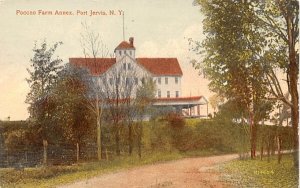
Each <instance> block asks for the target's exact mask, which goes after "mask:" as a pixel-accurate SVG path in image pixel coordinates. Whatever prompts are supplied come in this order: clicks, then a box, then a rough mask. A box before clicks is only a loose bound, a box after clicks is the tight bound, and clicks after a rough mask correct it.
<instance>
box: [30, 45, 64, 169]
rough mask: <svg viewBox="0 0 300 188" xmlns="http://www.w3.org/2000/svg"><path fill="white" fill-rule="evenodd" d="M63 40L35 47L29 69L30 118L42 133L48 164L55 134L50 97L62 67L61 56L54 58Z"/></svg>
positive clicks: (45, 160)
mask: <svg viewBox="0 0 300 188" xmlns="http://www.w3.org/2000/svg"><path fill="white" fill-rule="evenodd" d="M60 44H62V43H61V42H58V43H55V44H54V45H53V46H50V47H49V46H48V45H47V42H46V41H44V42H42V43H41V46H40V47H38V46H37V44H35V46H34V48H33V52H34V55H33V58H32V59H31V60H30V62H31V68H30V69H27V71H28V73H29V75H30V77H29V78H28V79H27V82H28V84H29V87H30V92H29V93H28V94H27V98H26V101H25V102H26V103H28V104H29V105H30V106H29V109H28V110H29V113H30V119H31V120H32V121H33V122H34V124H35V125H36V126H37V130H38V133H40V134H41V135H42V138H43V146H44V158H43V163H44V164H47V145H48V140H49V139H51V137H53V136H54V135H55V133H53V129H52V128H53V126H54V125H53V124H52V123H51V119H52V113H51V112H52V108H53V103H52V99H51V97H50V93H51V89H52V87H53V85H54V84H55V82H56V80H57V73H58V71H59V70H60V69H61V66H60V63H61V62H62V60H61V59H60V58H58V57H57V58H53V55H54V53H55V50H56V48H57V47H58V45H60Z"/></svg>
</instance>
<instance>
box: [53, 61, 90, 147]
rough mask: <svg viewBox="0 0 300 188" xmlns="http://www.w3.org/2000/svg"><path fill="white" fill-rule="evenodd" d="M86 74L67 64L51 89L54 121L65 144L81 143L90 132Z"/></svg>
mask: <svg viewBox="0 0 300 188" xmlns="http://www.w3.org/2000/svg"><path fill="white" fill-rule="evenodd" d="M86 77H88V73H87V72H86V71H84V70H81V69H79V68H75V67H73V66H71V65H69V64H67V65H66V66H65V67H64V69H63V70H62V71H61V72H60V73H59V79H58V81H57V84H56V85H55V87H54V88H53V89H52V92H53V95H54V96H55V109H54V111H55V119H54V121H55V122H56V123H57V125H58V126H59V127H60V128H61V130H62V132H63V138H64V141H65V142H71V143H72V142H76V143H80V144H81V143H82V141H83V138H84V136H87V135H88V134H90V133H91V132H92V126H91V123H90V122H91V119H92V117H93V116H92V115H91V112H90V110H89V108H88V107H87V106H88V100H89V99H87V98H86V95H87V93H88V86H87V85H86V84H85V81H86V80H85V79H86Z"/></svg>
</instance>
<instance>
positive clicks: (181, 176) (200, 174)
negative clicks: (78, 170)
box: [62, 155, 238, 188]
mask: <svg viewBox="0 0 300 188" xmlns="http://www.w3.org/2000/svg"><path fill="white" fill-rule="evenodd" d="M237 157H238V156H237V155H222V156H213V157H199V158H187V159H181V160H177V161H171V162H166V163H161V164H154V165H147V166H142V167H137V168H134V169H130V170H123V171H120V172H116V173H111V174H106V175H101V176H98V177H94V178H91V179H88V180H85V181H79V182H76V183H73V184H69V185H65V186H62V187H63V188H87V187H88V188H90V187H99V188H100V187H101V188H127V187H128V188H140V187H143V188H144V187H145V188H159V187H172V188H173V187H178V188H184V187H188V188H193V187H197V188H198V187H200V188H202V187H203V188H205V187H210V188H212V187H216V188H217V187H230V186H228V185H226V184H225V183H224V182H221V180H220V172H218V168H217V165H218V164H222V163H224V162H226V161H229V160H232V159H235V158H237Z"/></svg>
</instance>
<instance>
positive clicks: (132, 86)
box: [100, 66, 140, 155]
mask: <svg viewBox="0 0 300 188" xmlns="http://www.w3.org/2000/svg"><path fill="white" fill-rule="evenodd" d="M139 82H140V80H139V79H138V77H137V71H136V69H135V68H134V67H131V69H130V70H128V71H126V70H124V69H123V67H117V66H115V67H112V68H111V69H110V71H109V72H106V73H105V75H103V76H101V78H100V85H101V86H102V87H101V94H100V95H101V96H102V101H103V102H104V106H105V109H106V110H107V111H109V113H108V114H109V117H108V119H109V120H110V122H111V123H112V126H113V132H114V138H115V149H116V154H117V155H120V152H121V150H120V149H121V148H120V142H121V131H122V129H123V128H124V125H127V126H128V132H129V136H128V142H129V150H128V151H129V154H131V152H132V147H133V145H132V144H133V143H132V123H133V120H134V114H135V110H134V107H133V104H134V100H132V99H133V97H134V96H135V91H136V89H137V87H138V84H139Z"/></svg>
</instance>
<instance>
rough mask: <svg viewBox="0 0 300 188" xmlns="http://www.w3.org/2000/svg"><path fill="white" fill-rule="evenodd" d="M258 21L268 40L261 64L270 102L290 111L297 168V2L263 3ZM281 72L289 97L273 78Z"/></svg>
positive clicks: (294, 0) (278, 79)
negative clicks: (282, 103) (276, 102)
mask: <svg viewBox="0 0 300 188" xmlns="http://www.w3.org/2000/svg"><path fill="white" fill-rule="evenodd" d="M256 7H257V16H258V17H259V19H260V23H261V24H260V26H261V30H262V32H261V35H262V36H264V37H265V38H268V40H267V43H266V48H265V52H264V53H263V55H262V56H263V59H264V60H265V67H266V69H265V70H266V71H265V74H266V78H267V81H268V82H267V83H268V84H269V87H270V93H271V96H272V98H273V99H275V100H280V101H282V102H284V103H285V104H286V105H288V106H289V107H290V108H291V119H292V127H293V143H294V154H295V155H294V164H295V166H298V165H299V164H298V163H299V160H298V152H299V151H298V147H299V140H298V126H299V96H298V88H297V86H298V85H297V84H298V75H299V51H298V48H297V45H299V1H298V0H276V1H271V0H269V1H265V2H264V3H259V4H258V5H257V6H256ZM278 69H279V70H281V71H282V72H283V73H284V74H285V76H286V79H285V85H286V86H287V88H288V92H289V95H290V98H291V99H290V100H289V98H288V96H289V95H285V94H284V93H285V91H283V90H282V81H281V80H280V77H278V75H277V74H276V71H277V70H278Z"/></svg>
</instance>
